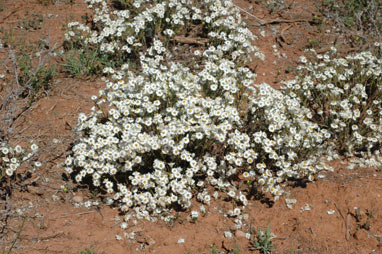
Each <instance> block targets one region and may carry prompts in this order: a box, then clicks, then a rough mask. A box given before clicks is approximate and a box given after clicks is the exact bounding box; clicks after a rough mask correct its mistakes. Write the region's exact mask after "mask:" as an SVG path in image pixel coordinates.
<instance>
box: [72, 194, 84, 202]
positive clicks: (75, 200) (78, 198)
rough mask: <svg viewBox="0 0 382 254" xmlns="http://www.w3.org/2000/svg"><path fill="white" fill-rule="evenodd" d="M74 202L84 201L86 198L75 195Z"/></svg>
mask: <svg viewBox="0 0 382 254" xmlns="http://www.w3.org/2000/svg"><path fill="white" fill-rule="evenodd" d="M72 200H73V202H76V203H82V202H84V198H83V197H82V196H74V197H73V198H72Z"/></svg>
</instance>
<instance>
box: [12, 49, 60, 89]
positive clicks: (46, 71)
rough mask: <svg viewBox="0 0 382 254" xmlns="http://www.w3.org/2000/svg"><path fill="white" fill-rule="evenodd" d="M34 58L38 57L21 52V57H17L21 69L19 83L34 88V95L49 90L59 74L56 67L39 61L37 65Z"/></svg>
mask: <svg viewBox="0 0 382 254" xmlns="http://www.w3.org/2000/svg"><path fill="white" fill-rule="evenodd" d="M34 58H38V57H36V56H35V57H33V55H30V54H29V53H28V52H21V55H20V56H18V57H17V60H18V65H19V68H20V74H19V83H20V84H21V85H25V86H29V87H30V88H32V89H31V92H32V94H36V93H37V92H38V91H40V90H41V89H43V90H48V89H49V85H50V83H51V81H52V80H53V78H54V76H55V75H56V74H57V73H56V66H55V65H49V64H47V63H43V62H42V61H38V60H37V63H35V60H36V59H34ZM24 96H26V95H24Z"/></svg>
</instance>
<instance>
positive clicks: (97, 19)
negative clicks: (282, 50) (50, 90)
mask: <svg viewBox="0 0 382 254" xmlns="http://www.w3.org/2000/svg"><path fill="white" fill-rule="evenodd" d="M86 2H87V3H88V6H89V8H91V9H93V10H94V17H93V25H92V26H86V25H84V24H80V23H79V22H71V23H69V24H68V32H67V33H66V34H65V37H66V39H67V40H68V41H71V42H72V43H73V44H74V45H82V46H88V47H93V48H97V49H99V50H100V53H101V54H103V55H107V56H109V59H112V61H113V62H114V64H112V66H115V65H117V66H119V67H120V66H121V65H122V64H123V63H127V62H134V63H137V64H139V63H140V61H139V59H138V58H139V55H140V52H141V51H142V50H147V49H148V48H150V47H151V46H153V44H154V49H155V50H156V51H158V52H161V51H163V48H160V47H159V46H158V45H155V43H154V41H155V39H158V40H161V41H162V42H163V45H164V48H167V49H171V50H169V52H174V51H177V54H176V55H181V57H178V58H179V59H178V60H181V61H184V59H185V58H186V59H188V60H187V61H192V60H193V61H196V62H200V63H202V62H203V61H201V59H200V57H201V56H200V55H199V53H200V51H199V50H196V49H195V47H194V46H195V45H197V46H198V48H201V49H203V50H202V51H204V49H206V48H209V47H213V48H216V50H217V54H218V55H217V56H215V59H217V58H218V57H222V56H224V57H225V58H229V59H230V60H234V61H236V64H238V63H244V62H245V61H246V60H247V59H248V58H249V56H251V55H255V56H257V57H260V58H262V57H263V55H262V54H261V53H260V52H259V51H258V49H257V48H256V47H255V46H253V45H252V43H251V42H252V41H253V39H254V38H255V37H254V36H253V34H252V33H251V32H250V30H249V29H248V28H247V27H246V25H245V23H244V22H243V21H242V19H241V16H240V12H239V10H238V9H236V8H233V4H232V2H231V1H230V0H214V1H211V0H203V1H193V0H182V1H180V0H171V1H164V0H161V1H155V2H154V3H153V2H152V1H148V0H134V1H132V4H131V5H129V6H127V7H126V8H127V9H124V8H122V9H121V8H119V9H116V10H115V9H112V8H111V7H110V6H108V4H107V2H106V1H105V0H86ZM193 45H194V46H193ZM179 52H182V54H180V53H179ZM204 53H205V54H208V51H207V52H204ZM173 56H174V55H173ZM118 63H120V64H118Z"/></svg>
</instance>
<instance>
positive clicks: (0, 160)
mask: <svg viewBox="0 0 382 254" xmlns="http://www.w3.org/2000/svg"><path fill="white" fill-rule="evenodd" d="M30 148H31V152H29V153H26V151H25V150H24V149H23V148H22V147H21V146H20V145H17V146H15V147H14V148H13V147H11V146H9V145H7V144H6V143H5V142H0V180H1V179H2V178H3V177H5V176H8V177H11V176H13V175H14V173H15V171H16V170H17V168H18V167H19V166H20V165H21V163H23V162H24V161H26V160H29V159H30V158H32V156H33V155H34V154H35V153H36V152H37V150H38V146H37V145H35V144H32V145H31V147H30ZM35 165H36V166H40V163H39V162H36V163H35Z"/></svg>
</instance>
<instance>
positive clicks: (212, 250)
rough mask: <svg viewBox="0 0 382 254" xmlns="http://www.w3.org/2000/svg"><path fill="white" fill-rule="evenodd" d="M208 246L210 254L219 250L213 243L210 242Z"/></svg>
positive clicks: (214, 253)
mask: <svg viewBox="0 0 382 254" xmlns="http://www.w3.org/2000/svg"><path fill="white" fill-rule="evenodd" d="M210 248H211V254H219V250H218V248H216V245H215V244H211V246H210Z"/></svg>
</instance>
